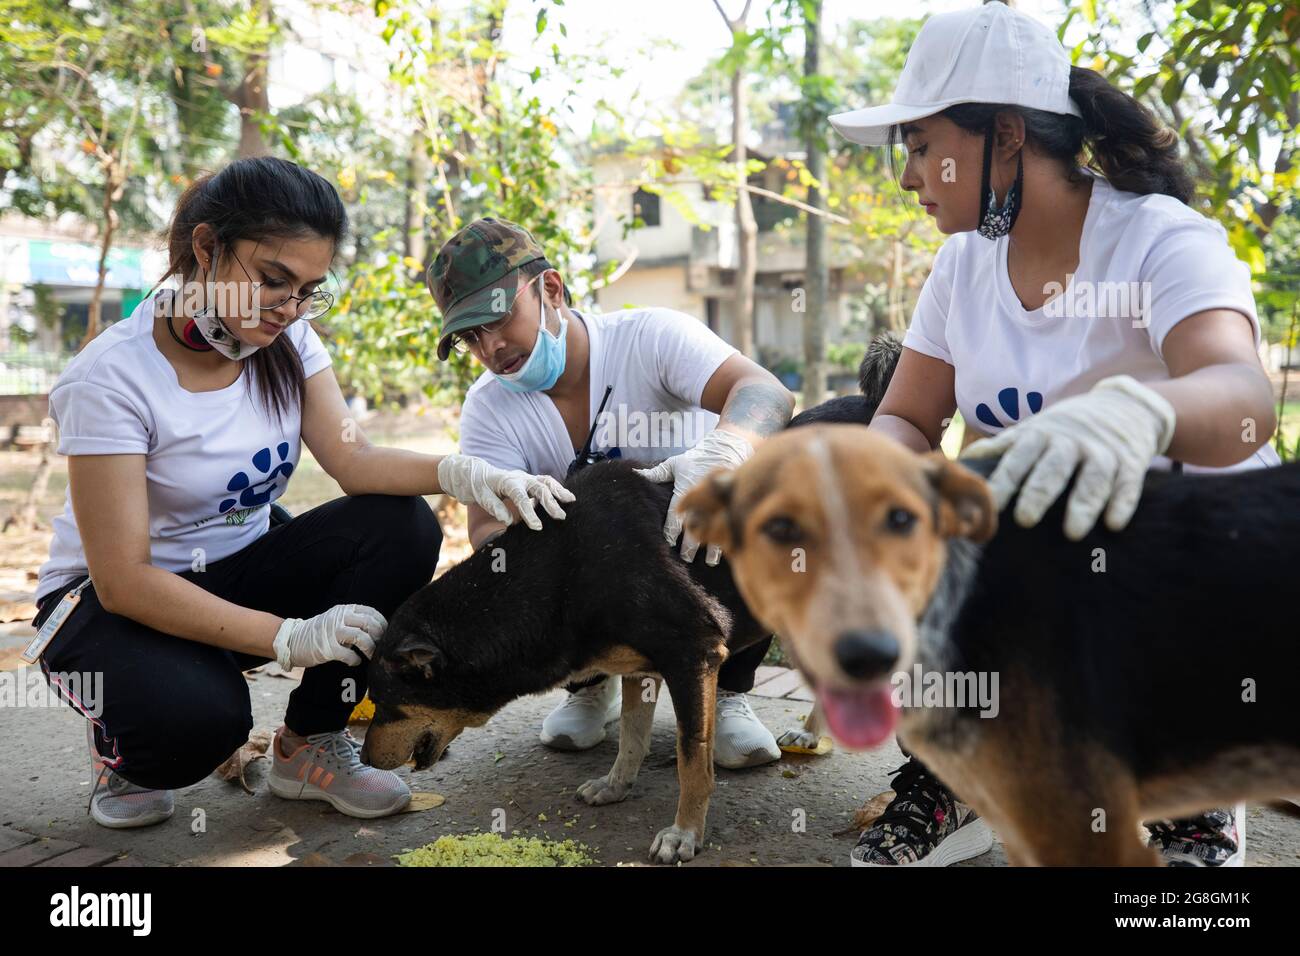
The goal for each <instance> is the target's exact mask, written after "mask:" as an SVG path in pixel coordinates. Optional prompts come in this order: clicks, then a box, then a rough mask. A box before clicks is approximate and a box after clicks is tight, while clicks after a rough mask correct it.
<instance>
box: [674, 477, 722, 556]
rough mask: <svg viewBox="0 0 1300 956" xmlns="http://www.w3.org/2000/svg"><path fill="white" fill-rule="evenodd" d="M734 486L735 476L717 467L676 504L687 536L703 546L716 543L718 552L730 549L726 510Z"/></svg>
mask: <svg viewBox="0 0 1300 956" xmlns="http://www.w3.org/2000/svg"><path fill="white" fill-rule="evenodd" d="M735 485H736V473H735V471H733V470H732V469H730V468H718V469H715V470H714V471H711V472H709V474H707V475H705V476H704V478H702V479H701V480H700V481H699V482H698V483H697V484H696V485H695V487H693V488H692V489H691V490H690V491H688V492H686V494H685V495H683V496H682V499H681V501H679V502H677V513H678V514H680V515H681V516H682V521H683V523H684V524H685V526H686V530H688V531H689V532H690V533H691V534H693V535H695V537H696V538H697V539H699V541H701V542H702V543H704V544H716V545H718V546H719V547H720V548H722V550H724V551H725V550H727V549H728V548H730V547H731V546H732V540H731V521H730V518H729V517H728V515H727V509H728V507H730V505H731V493H732V491H733V490H734V488H735Z"/></svg>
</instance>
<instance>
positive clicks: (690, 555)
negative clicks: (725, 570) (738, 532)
mask: <svg viewBox="0 0 1300 956" xmlns="http://www.w3.org/2000/svg"><path fill="white" fill-rule="evenodd" d="M752 454H754V446H753V445H751V444H750V443H749V441H748V440H747V439H746V438H744V437H743V436H741V435H738V434H736V433H735V432H730V431H727V430H726V429H723V428H715V429H713V431H711V432H709V433H708V434H707V435H705V436H704V437H703V438H701V439H700V441H699V443H698V444H697V445H696V446H695V447H694V448H690V449H688V450H686V451H684V452H682V453H681V454H680V455H673V457H671V458H666V459H664V460H663V461H661V462H660V463H659V464H657V465H655V466H654V467H653V468H638V469H637V474H638V475H644V476H645V477H646V478H649V479H650V480H651V481H654V482H663V481H671V482H672V483H673V497H672V500H671V501H670V502H668V520H667V521H666V522H665V523H664V537H665V538H667V539H668V544H669V546H672V545H675V544H677V538H678V537H679V536H680V537H681V539H682V551H681V555H682V559H683V560H684V561H687V562H690V561H694V560H695V552H696V551H698V550H699V547H700V542H699V541H698V540H697V539H696V538H695V536H694V535H692V534H691V533H690V532H689V531H687V532H686V533H685V534H683V533H682V518H681V515H679V514H678V513H677V502H678V501H680V500H681V498H682V495H684V494H686V492H688V491H690V490H691V488H692V487H693V486H694V485H695V484H696V482H698V481H699V480H700V479H701V478H703V477H704V476H705V475H707V474H708V473H709V472H711V471H713V469H715V468H722V467H726V468H735V467H737V466H739V465H742V464H744V462H745V459H747V458H748V457H749V456H750V455H752ZM721 559H722V549H721V548H719V547H718V546H717V545H716V544H711V545H709V547H708V549H707V550H706V551H705V554H704V562H705V563H706V564H710V565H712V564H717V563H718V562H719V561H720V560H721Z"/></svg>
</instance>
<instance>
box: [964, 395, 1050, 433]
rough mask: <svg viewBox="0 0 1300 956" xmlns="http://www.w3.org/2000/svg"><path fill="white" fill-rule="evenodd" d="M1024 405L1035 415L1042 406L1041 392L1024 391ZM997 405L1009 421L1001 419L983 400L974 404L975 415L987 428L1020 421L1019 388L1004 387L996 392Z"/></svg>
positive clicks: (1002, 426)
mask: <svg viewBox="0 0 1300 956" xmlns="http://www.w3.org/2000/svg"><path fill="white" fill-rule="evenodd" d="M1025 405H1026V406H1027V407H1028V408H1029V414H1031V415H1037V414H1038V411H1039V409H1041V408H1042V407H1043V393H1042V392H1026V393H1025ZM998 407H999V408H1001V409H1002V413H1003V414H1004V415H1005V416H1006V417H1007V418H1008V419H1010V421H1007V422H1003V421H1001V420H1000V419H999V418H998V416H997V415H995V414H994V413H993V409H991V408H989V407H988V406H987V405H985V404H984V403H983V402H980V403H979V404H978V405H976V406H975V417H976V418H978V419H979V420H980V422H981V423H982V424H985V425H987V426H988V427H989V428H1005V427H1006V426H1007V425H1014V424H1015V423H1016V422H1018V421H1020V389H1018V388H1004V389H1002V391H1000V392H998Z"/></svg>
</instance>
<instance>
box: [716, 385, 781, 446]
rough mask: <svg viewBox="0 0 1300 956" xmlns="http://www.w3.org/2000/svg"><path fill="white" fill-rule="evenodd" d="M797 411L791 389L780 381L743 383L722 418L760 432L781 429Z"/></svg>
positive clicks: (762, 433)
mask: <svg viewBox="0 0 1300 956" xmlns="http://www.w3.org/2000/svg"><path fill="white" fill-rule="evenodd" d="M792 411H794V408H793V404H792V403H791V401H790V393H789V392H787V391H786V390H785V389H784V388H781V387H780V386H779V385H763V384H761V383H754V384H751V385H742V386H740V388H738V389H736V392H735V394H734V395H732V396H731V398H730V399H729V400H728V401H727V404H726V406H725V407H724V408H723V409H722V415H721V417H720V418H719V421H720V422H727V423H729V424H732V425H737V426H739V427H740V428H746V429H748V430H749V431H751V432H754V433H756V434H759V435H764V436H766V435H771V434H772V433H773V432H779V431H780V430H781V429H782V428H785V426H786V425H787V424H788V423H789V421H790V413H791V412H792Z"/></svg>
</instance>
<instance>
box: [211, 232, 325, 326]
mask: <svg viewBox="0 0 1300 956" xmlns="http://www.w3.org/2000/svg"><path fill="white" fill-rule="evenodd" d="M230 254H231V256H233V257H234V260H235V261H236V262H238V263H239V268H241V269H243V270H244V275H246V276H248V281H249V282H251V283H252V287H253V308H254V309H256V310H258V311H262V310H265V311H267V312H274V311H275V310H276V309H278V308H280V306H282V305H284V304H285V303H286V302H288V301H289V300H290V299H293V300H294V301H295V302H296V303H297V307H296V308H295V310H294V311H295V314H296V316H297V317H298V318H300V319H318V318H320V317H321V316H322V315H324V314H325V313H326V312H328V311H329V310H330V309H332V308H333V307H334V296H332V295H330V294H329V293H328V292H322V291H320V290H319V289H318V290H316V291H315V292H308V293H307V294H306V295H290V294H289V288H288V287H289V283H287V282H285V281H284V280H283V279H264V280H263V281H261V282H253V277H252V276H251V275H249V274H248V269H247V268H246V267H245V266H244V263H243V262H242V261H240V258H239V256H236V255H235V250H234V249H231V250H230ZM280 284H283V285H284V286H285V289H284V291H283V292H281V291H280V289H279V285H280ZM263 298H265V299H266V301H265V302H264V301H262V300H263Z"/></svg>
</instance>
